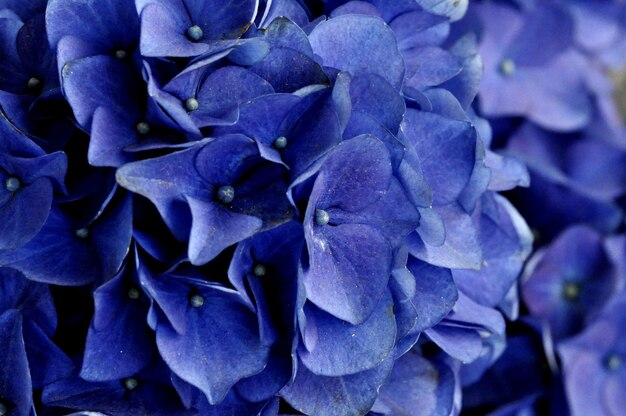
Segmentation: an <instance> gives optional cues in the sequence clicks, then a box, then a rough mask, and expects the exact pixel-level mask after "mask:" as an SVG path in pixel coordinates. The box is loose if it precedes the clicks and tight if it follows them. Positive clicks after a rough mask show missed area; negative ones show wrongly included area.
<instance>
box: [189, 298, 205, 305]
mask: <svg viewBox="0 0 626 416" xmlns="http://www.w3.org/2000/svg"><path fill="white" fill-rule="evenodd" d="M189 304H190V305H191V306H192V307H194V308H201V307H202V305H204V298H203V297H202V296H200V295H193V296H192V297H191V299H189Z"/></svg>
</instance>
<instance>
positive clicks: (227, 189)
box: [217, 185, 235, 204]
mask: <svg viewBox="0 0 626 416" xmlns="http://www.w3.org/2000/svg"><path fill="white" fill-rule="evenodd" d="M217 199H218V200H219V201H220V202H222V203H224V204H230V203H231V202H233V199H235V188H233V187H232V186H229V185H224V186H220V187H219V189H218V190H217Z"/></svg>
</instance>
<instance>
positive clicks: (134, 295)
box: [128, 287, 139, 299]
mask: <svg viewBox="0 0 626 416" xmlns="http://www.w3.org/2000/svg"><path fill="white" fill-rule="evenodd" d="M128 297H129V298H131V299H139V291H138V290H137V289H136V288H134V287H131V288H130V289H128Z"/></svg>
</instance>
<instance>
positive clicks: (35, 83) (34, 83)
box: [26, 77, 41, 90]
mask: <svg viewBox="0 0 626 416" xmlns="http://www.w3.org/2000/svg"><path fill="white" fill-rule="evenodd" d="M40 85H41V81H40V80H39V78H35V77H32V78H30V79H29V80H28V82H27V83H26V87H27V88H28V89H29V90H35V89H37V88H39V86H40Z"/></svg>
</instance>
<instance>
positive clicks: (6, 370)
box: [0, 309, 34, 415]
mask: <svg viewBox="0 0 626 416" xmlns="http://www.w3.org/2000/svg"><path fill="white" fill-rule="evenodd" d="M0 360H2V362H3V363H4V364H3V369H2V371H1V372H0V397H2V398H3V403H4V404H5V406H6V407H7V408H8V410H9V411H10V412H13V411H15V412H16V414H19V415H32V414H34V409H33V401H32V385H31V380H30V372H29V370H28V361H27V358H26V350H25V345H24V339H23V337H22V316H21V315H20V313H19V311H17V310H15V309H9V310H8V311H6V312H4V313H2V314H1V315H0ZM7 402H8V403H7Z"/></svg>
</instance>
